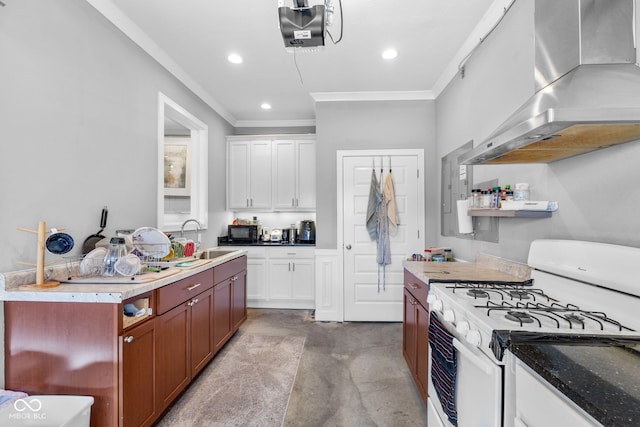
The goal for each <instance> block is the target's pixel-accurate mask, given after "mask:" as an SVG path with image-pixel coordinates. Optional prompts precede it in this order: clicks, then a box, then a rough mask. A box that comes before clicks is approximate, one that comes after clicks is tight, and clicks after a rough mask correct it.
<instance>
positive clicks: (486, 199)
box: [480, 190, 491, 209]
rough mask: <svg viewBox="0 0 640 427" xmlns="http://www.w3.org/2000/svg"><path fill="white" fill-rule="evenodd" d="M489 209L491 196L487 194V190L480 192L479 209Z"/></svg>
mask: <svg viewBox="0 0 640 427" xmlns="http://www.w3.org/2000/svg"><path fill="white" fill-rule="evenodd" d="M490 207H491V195H490V194H489V190H482V193H481V196H480V208H482V209H488V208H490Z"/></svg>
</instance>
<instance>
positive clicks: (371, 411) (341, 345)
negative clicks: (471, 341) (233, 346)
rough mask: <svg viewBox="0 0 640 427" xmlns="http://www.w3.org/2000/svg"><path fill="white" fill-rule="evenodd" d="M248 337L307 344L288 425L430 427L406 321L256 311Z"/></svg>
mask: <svg viewBox="0 0 640 427" xmlns="http://www.w3.org/2000/svg"><path fill="white" fill-rule="evenodd" d="M238 333H240V334H245V333H248V334H254V335H260V334H263V335H277V336H279V335H295V336H304V337H305V338H306V341H305V346H304V351H303V353H302V358H301V360H300V366H299V369H298V374H297V376H296V380H295V383H294V387H293V393H292V395H291V399H290V401H289V407H288V410H287V415H286V417H285V422H284V425H285V426H305V427H316V426H336V427H337V426H340V427H350V426H354V427H355V426H357V427H365V426H380V427H402V426H411V427H414V426H418V427H421V426H426V425H427V412H426V408H425V404H424V402H423V401H422V399H421V397H420V395H419V393H418V390H417V388H416V386H415V384H414V383H413V379H412V378H411V373H410V372H409V368H408V367H407V365H406V362H405V360H404V358H403V356H402V323H364V322H355V323H349V322H345V323H335V322H315V321H314V320H313V312H312V311H310V310H267V309H249V313H248V319H247V321H246V322H245V323H244V324H243V325H242V327H241V328H240V331H239V332H238Z"/></svg>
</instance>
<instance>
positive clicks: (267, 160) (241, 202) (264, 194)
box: [227, 140, 271, 210]
mask: <svg viewBox="0 0 640 427" xmlns="http://www.w3.org/2000/svg"><path fill="white" fill-rule="evenodd" d="M227 153H228V162H227V207H228V209H230V210H236V209H237V210H240V209H260V210H270V209H271V141H261V140H259V141H229V143H228V151H227Z"/></svg>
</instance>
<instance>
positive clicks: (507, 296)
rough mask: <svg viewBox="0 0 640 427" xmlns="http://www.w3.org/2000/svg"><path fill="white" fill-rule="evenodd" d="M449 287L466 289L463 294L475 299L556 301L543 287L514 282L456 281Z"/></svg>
mask: <svg viewBox="0 0 640 427" xmlns="http://www.w3.org/2000/svg"><path fill="white" fill-rule="evenodd" d="M447 289H451V291H452V292H453V293H454V294H455V293H456V291H458V290H464V291H466V292H465V293H464V294H463V295H466V296H468V297H471V298H473V299H478V298H487V299H489V300H491V299H498V300H519V301H523V300H534V301H537V300H538V299H541V300H544V301H547V302H550V301H555V300H554V299H553V298H550V297H549V296H548V295H546V294H545V293H544V291H542V290H541V289H537V288H532V287H531V286H530V285H523V284H513V283H484V282H478V283H476V282H454V283H453V286H447Z"/></svg>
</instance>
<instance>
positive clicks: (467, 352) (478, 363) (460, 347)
mask: <svg viewBox="0 0 640 427" xmlns="http://www.w3.org/2000/svg"><path fill="white" fill-rule="evenodd" d="M453 346H454V347H455V348H456V350H458V351H459V352H460V353H462V354H463V355H464V356H465V357H466V358H467V359H469V360H470V361H471V362H473V364H474V365H476V366H477V367H478V368H480V369H482V370H483V371H484V372H485V373H486V374H487V375H491V366H490V365H489V364H488V363H485V362H483V361H482V360H480V358H479V357H478V356H477V355H475V354H473V352H472V351H471V350H469V349H468V348H467V347H465V346H464V344H462V343H461V342H460V341H458V340H457V339H455V338H454V339H453Z"/></svg>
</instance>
